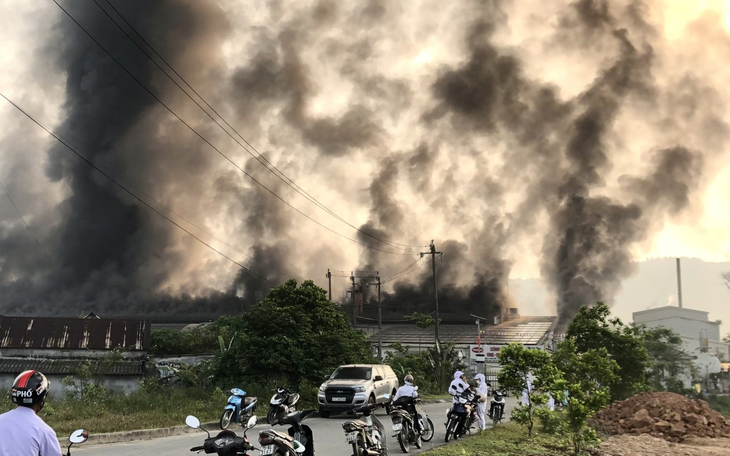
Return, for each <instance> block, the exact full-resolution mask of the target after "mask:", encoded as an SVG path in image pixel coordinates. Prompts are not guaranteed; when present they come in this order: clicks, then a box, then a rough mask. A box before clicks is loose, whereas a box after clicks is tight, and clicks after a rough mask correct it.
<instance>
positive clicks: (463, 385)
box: [449, 371, 469, 404]
mask: <svg viewBox="0 0 730 456" xmlns="http://www.w3.org/2000/svg"><path fill="white" fill-rule="evenodd" d="M467 389H469V383H468V382H467V381H466V375H464V373H463V372H462V371H456V372H455V373H454V380H453V381H452V382H451V384H450V385H449V394H451V395H452V396H453V397H454V404H455V403H456V402H457V400H458V399H457V397H458V396H459V395H460V394H461V393H463V392H464V391H466V390H467Z"/></svg>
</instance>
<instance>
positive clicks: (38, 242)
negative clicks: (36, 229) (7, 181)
mask: <svg viewBox="0 0 730 456" xmlns="http://www.w3.org/2000/svg"><path fill="white" fill-rule="evenodd" d="M0 187H2V189H3V192H5V196H7V197H8V201H10V204H12V205H13V208H14V209H15V212H17V213H18V217H20V220H22V222H23V225H25V229H27V230H28V234H30V237H32V238H33V240H34V241H35V243H36V244H38V247H39V248H40V249H41V252H43V254H44V255H45V256H46V258H47V259H48V261H49V262H52V261H51V257H50V256H48V253H46V249H44V248H43V246H42V245H41V243H40V241H38V238H37V237H35V235H34V234H33V231H31V229H30V227H29V226H28V224H27V223H26V222H25V219H24V218H23V214H22V213H21V212H20V210H19V209H18V206H16V205H15V202H14V201H13V199H12V198H11V197H10V193H8V190H7V189H6V188H5V186H4V185H3V183H2V182H0Z"/></svg>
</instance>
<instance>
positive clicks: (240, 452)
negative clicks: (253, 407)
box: [185, 415, 256, 456]
mask: <svg viewBox="0 0 730 456" xmlns="http://www.w3.org/2000/svg"><path fill="white" fill-rule="evenodd" d="M185 424H187V425H188V426H189V427H191V428H193V429H202V430H203V431H205V433H206V434H208V438H207V439H205V442H204V443H203V445H201V446H194V447H192V448H190V451H197V452H200V451H205V452H206V453H216V454H218V456H248V454H247V453H246V452H247V451H251V450H255V449H256V448H255V447H254V446H253V445H251V443H249V441H248V437H246V432H247V431H248V430H249V429H251V428H252V427H254V426H256V417H255V416H252V417H251V418H249V420H248V421H247V422H246V425H245V426H244V431H243V437H239V436H238V435H236V433H235V432H233V431H226V430H223V431H221V432H219V433H218V435H216V436H215V437H211V436H210V432H208V430H207V429H205V428H203V427H202V426H201V425H200V420H199V419H198V418H196V417H194V416H193V415H188V417H187V418H185Z"/></svg>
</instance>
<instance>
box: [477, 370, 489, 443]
mask: <svg viewBox="0 0 730 456" xmlns="http://www.w3.org/2000/svg"><path fill="white" fill-rule="evenodd" d="M474 380H476V382H477V394H478V395H479V404H478V405H477V417H478V418H479V429H481V430H482V431H483V430H485V429H487V418H486V416H487V399H488V398H489V386H487V380H486V379H485V378H484V374H477V375H476V377H475V378H474Z"/></svg>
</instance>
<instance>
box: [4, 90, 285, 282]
mask: <svg viewBox="0 0 730 456" xmlns="http://www.w3.org/2000/svg"><path fill="white" fill-rule="evenodd" d="M0 97H3V98H4V99H5V101H7V102H8V103H10V104H11V105H12V106H13V107H14V108H15V109H17V110H18V111H20V112H22V113H23V114H24V115H25V116H26V117H27V118H29V119H30V120H32V121H33V122H34V123H35V124H36V125H38V126H39V127H41V128H42V129H44V130H45V131H46V133H48V134H49V135H51V136H53V137H54V138H55V139H56V141H58V142H60V143H61V144H63V145H64V146H66V148H67V149H68V150H70V151H71V152H73V153H74V154H76V155H77V156H78V157H79V158H80V159H81V160H83V161H84V162H86V164H88V165H89V166H91V167H92V168H94V169H95V170H96V171H98V172H99V173H101V175H102V176H104V177H106V178H107V179H109V180H110V181H111V182H113V183H114V184H115V185H116V186H118V187H119V188H121V189H122V190H124V191H125V192H126V193H128V194H129V195H130V196H131V197H132V198H134V199H136V200H137V201H139V202H140V203H142V204H144V205H145V206H147V207H148V208H150V209H151V210H153V211H154V212H155V213H157V214H158V215H159V216H161V217H163V218H164V219H166V220H167V221H168V222H170V223H172V224H173V225H175V226H176V227H178V228H180V229H181V230H183V231H184V232H186V233H187V234H189V235H190V236H192V237H193V238H195V239H196V240H197V241H198V242H200V243H201V244H203V245H205V246H206V247H208V248H209V249H211V250H213V251H214V252H216V253H217V254H219V255H220V256H222V257H224V258H226V259H227V260H228V261H230V262H231V263H234V264H236V265H238V266H239V267H240V268H241V269H243V270H244V271H246V272H248V273H250V274H251V275H254V276H256V277H258V278H259V279H262V280H264V281H266V282H268V283H270V284H271V285H274V286H276V284H275V283H274V282H272V281H270V280H269V279H267V278H266V277H264V276H262V275H260V274H257V273H256V272H254V271H252V270H251V269H249V268H247V267H246V266H244V265H243V264H241V263H239V262H238V261H236V260H234V259H233V258H231V257H229V256H228V255H226V254H225V253H223V252H221V251H220V250H218V249H216V248H215V247H213V246H212V245H210V244H208V243H207V242H205V241H204V240H202V239H200V238H199V237H198V236H196V235H195V234H193V233H191V232H190V231H188V230H186V229H185V228H184V227H182V226H181V225H180V224H178V223H177V222H175V221H174V220H172V219H171V218H169V217H167V216H166V215H165V214H163V213H162V212H160V211H158V210H157V209H155V208H154V207H152V205H150V204H149V203H147V202H146V201H145V200H143V199H142V198H140V197H139V196H137V195H135V194H134V193H132V192H131V191H130V190H129V189H127V188H126V187H125V186H124V185H122V184H121V183H119V182H118V181H117V180H115V179H114V178H113V177H112V176H110V175H109V174H107V173H106V172H104V171H103V170H101V169H100V168H99V167H97V166H96V165H94V163H92V162H91V161H90V160H89V159H88V158H86V157H85V156H84V155H82V154H81V153H80V152H79V151H77V150H76V149H75V148H73V147H72V146H71V145H70V144H68V143H67V142H66V141H64V140H63V139H62V138H61V137H60V136H58V135H57V134H56V133H55V132H54V131H53V130H51V129H50V128H48V127H46V126H45V125H43V124H42V123H41V122H40V121H39V120H37V119H36V118H35V117H33V116H32V115H30V114H29V113H28V112H26V111H25V110H24V109H23V108H21V107H20V106H18V105H17V104H15V103H14V102H13V101H12V100H11V99H9V98H8V97H6V96H5V94H3V93H2V92H0Z"/></svg>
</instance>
